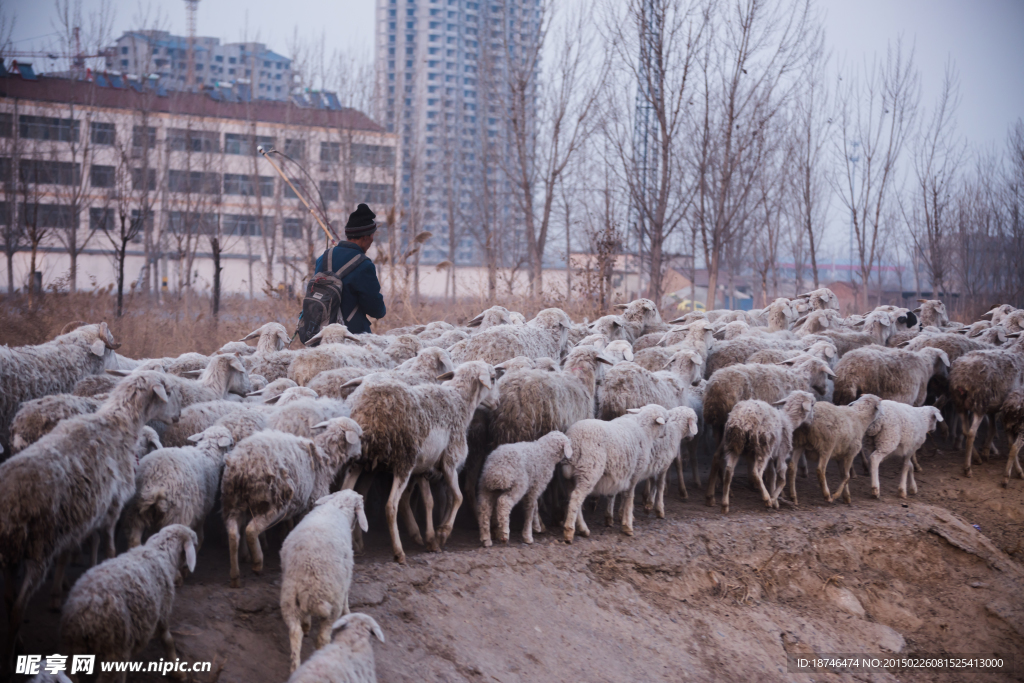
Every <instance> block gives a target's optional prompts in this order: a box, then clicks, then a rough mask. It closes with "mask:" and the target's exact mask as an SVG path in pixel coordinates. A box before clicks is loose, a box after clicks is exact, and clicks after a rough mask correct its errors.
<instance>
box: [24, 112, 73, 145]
mask: <svg viewBox="0 0 1024 683" xmlns="http://www.w3.org/2000/svg"><path fill="white" fill-rule="evenodd" d="M18 131H19V134H20V135H21V137H23V138H26V139H29V140H58V141H60V142H78V121H75V120H74V119H56V118H51V117H49V116H19V117H18Z"/></svg>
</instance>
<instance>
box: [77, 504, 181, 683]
mask: <svg viewBox="0 0 1024 683" xmlns="http://www.w3.org/2000/svg"><path fill="white" fill-rule="evenodd" d="M183 567H188V570H189V571H190V572H191V571H194V570H195V567H196V534H195V532H194V531H192V530H191V529H189V528H188V527H187V526H184V525H181V524H174V525H171V526H169V527H165V528H163V529H162V530H161V531H159V532H158V533H156V534H154V535H153V536H151V537H150V539H149V540H148V541H147V542H146V544H145V545H143V546H140V547H138V548H133V549H132V550H129V551H128V552H127V553H125V554H123V555H121V556H120V557H116V558H114V559H112V560H107V561H106V562H104V563H102V564H99V565H97V566H95V567H93V568H92V569H90V570H89V571H87V572H86V573H85V574H83V575H82V577H81V578H80V579H78V581H77V582H76V583H75V585H74V587H72V589H71V593H70V595H68V600H67V603H66V604H65V605H64V609H63V611H62V612H61V616H60V635H61V640H62V641H63V642H64V643H66V645H67V647H68V650H67V652H68V653H69V654H71V655H76V654H92V655H96V656H97V658H98V659H99V660H100V662H111V661H118V660H120V661H129V660H131V659H134V658H135V656H136V655H138V654H139V652H141V651H142V650H143V648H145V647H146V645H148V644H149V641H150V640H151V639H152V638H153V636H154V635H159V636H160V639H161V640H162V641H163V644H164V648H165V656H166V659H167V661H170V662H174V661H177V659H178V653H177V652H176V651H175V647H174V636H172V635H171V609H172V608H173V606H174V581H175V577H176V576H177V575H178V572H179V570H180V569H181V568H183ZM97 668H99V667H97ZM178 677H181V678H183V676H178ZM126 678H127V673H126V672H120V673H113V674H109V673H102V674H100V677H99V680H100V681H104V680H109V681H124V680H125V679H126Z"/></svg>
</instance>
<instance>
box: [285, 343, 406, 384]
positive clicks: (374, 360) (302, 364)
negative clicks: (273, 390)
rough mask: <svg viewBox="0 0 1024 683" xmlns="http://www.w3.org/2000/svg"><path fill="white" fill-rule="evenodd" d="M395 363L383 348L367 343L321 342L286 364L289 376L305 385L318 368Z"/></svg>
mask: <svg viewBox="0 0 1024 683" xmlns="http://www.w3.org/2000/svg"><path fill="white" fill-rule="evenodd" d="M395 365H397V363H396V362H395V361H394V360H392V359H391V358H389V357H388V355H387V354H386V353H384V352H383V351H379V350H377V349H376V348H373V347H370V346H356V345H355V344H321V345H320V346H318V347H316V348H315V349H304V350H302V351H299V352H297V353H296V355H295V358H294V359H293V360H292V362H291V365H289V366H288V379H291V380H294V381H295V382H296V383H297V384H298V385H299V386H306V385H307V384H309V382H310V381H311V380H312V379H313V378H314V377H316V376H317V375H318V374H320V373H321V372H325V371H327V370H334V369H336V368H344V367H360V368H375V369H379V370H386V369H388V368H392V367H394V366H395Z"/></svg>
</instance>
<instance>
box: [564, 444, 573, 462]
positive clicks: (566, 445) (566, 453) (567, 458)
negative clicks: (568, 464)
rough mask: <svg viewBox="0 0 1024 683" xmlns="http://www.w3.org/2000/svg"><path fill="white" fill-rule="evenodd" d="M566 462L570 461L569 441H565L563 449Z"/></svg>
mask: <svg viewBox="0 0 1024 683" xmlns="http://www.w3.org/2000/svg"><path fill="white" fill-rule="evenodd" d="M563 452H564V453H565V459H566V460H572V441H570V440H569V439H566V440H565V447H564V448H563Z"/></svg>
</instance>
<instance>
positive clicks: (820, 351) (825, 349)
mask: <svg viewBox="0 0 1024 683" xmlns="http://www.w3.org/2000/svg"><path fill="white" fill-rule="evenodd" d="M804 355H807V356H812V357H814V358H817V359H818V360H822V361H824V362H826V363H828V366H829V367H830V368H832V369H833V370H834V369H835V367H836V361H837V360H838V359H839V358H838V357H839V354H838V353H837V352H836V347H835V344H833V343H832V342H831V341H817V342H814V343H813V344H811V345H810V346H809V347H807V349H805V350H803V351H798V350H797V349H765V350H764V351H758V352H757V353H755V354H753V355H751V356H750V357H749V358H747V363H761V364H767V365H773V364H776V363H782V362H784V361H787V360H791V359H793V358H797V357H798V356H804Z"/></svg>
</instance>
